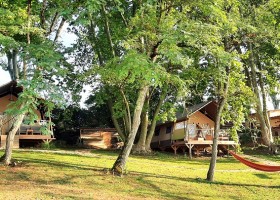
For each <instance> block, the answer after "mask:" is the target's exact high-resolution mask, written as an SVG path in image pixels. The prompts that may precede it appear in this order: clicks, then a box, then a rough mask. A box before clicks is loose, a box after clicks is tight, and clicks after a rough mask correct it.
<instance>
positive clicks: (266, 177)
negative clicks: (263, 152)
mask: <svg viewBox="0 0 280 200" xmlns="http://www.w3.org/2000/svg"><path fill="white" fill-rule="evenodd" d="M254 175H255V176H257V177H259V178H261V179H272V178H271V177H269V176H268V175H267V174H254Z"/></svg>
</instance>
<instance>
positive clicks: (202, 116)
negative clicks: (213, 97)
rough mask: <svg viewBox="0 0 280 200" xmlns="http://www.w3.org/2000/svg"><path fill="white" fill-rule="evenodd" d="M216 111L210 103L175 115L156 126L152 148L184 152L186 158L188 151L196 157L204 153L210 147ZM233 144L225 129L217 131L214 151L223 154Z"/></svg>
mask: <svg viewBox="0 0 280 200" xmlns="http://www.w3.org/2000/svg"><path fill="white" fill-rule="evenodd" d="M216 110H217V104H216V103H215V102H214V101H208V102H203V103H200V104H197V105H194V106H191V107H188V108H186V110H185V111H184V112H182V113H178V114H177V116H176V121H175V122H165V123H160V124H158V125H157V126H156V129H155V134H154V137H153V139H152V143H151V146H152V148H154V149H161V150H164V149H166V148H172V149H173V150H174V153H175V154H176V153H177V150H178V149H181V150H182V151H183V152H185V151H186V150H187V149H188V150H189V156H190V157H191V155H192V151H195V152H196V154H197V155H199V153H200V152H201V151H204V152H206V151H207V149H208V148H209V147H211V146H212V144H213V134H214V124H215V123H214V118H215V116H216ZM236 145H237V143H236V142H235V141H233V140H231V138H230V136H229V134H228V132H227V130H226V129H221V130H220V133H219V138H218V149H220V150H222V151H223V152H226V150H227V149H228V148H229V147H230V146H232V147H234V148H235V147H236Z"/></svg>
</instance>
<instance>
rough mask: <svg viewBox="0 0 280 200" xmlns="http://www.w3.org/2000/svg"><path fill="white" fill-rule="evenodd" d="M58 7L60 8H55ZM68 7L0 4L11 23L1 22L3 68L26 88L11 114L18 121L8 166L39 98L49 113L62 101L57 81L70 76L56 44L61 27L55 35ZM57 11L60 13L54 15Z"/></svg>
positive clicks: (8, 148)
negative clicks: (26, 117)
mask: <svg viewBox="0 0 280 200" xmlns="http://www.w3.org/2000/svg"><path fill="white" fill-rule="evenodd" d="M54 4H55V5H59V6H58V7H53V6H54ZM62 4H63V5H62ZM67 4H69V2H68V3H67V1H59V3H56V2H55V1H39V2H37V1H31V0H29V1H16V2H11V1H8V0H7V1H2V2H1V4H0V15H1V18H2V19H5V18H7V19H10V20H5V21H3V20H2V21H1V22H0V23H1V30H0V43H1V47H0V51H1V53H3V54H5V55H6V56H7V64H5V63H3V64H2V67H3V68H4V69H6V70H8V71H9V73H10V75H11V79H12V80H17V81H18V85H21V86H23V87H24V90H23V92H22V93H21V94H20V96H19V98H18V101H17V103H16V104H14V106H13V108H12V109H11V110H9V111H8V112H9V113H10V114H13V115H14V116H15V121H14V124H13V126H12V128H11V130H10V131H9V133H8V137H7V144H6V151H5V154H4V155H3V159H4V161H5V164H6V165H8V164H10V162H11V154H12V146H13V145H12V143H13V139H14V136H15V133H16V131H17V130H18V128H19V126H20V124H21V123H22V120H23V117H24V115H26V114H27V113H29V114H30V113H31V114H32V112H34V109H36V106H38V105H39V104H40V103H41V101H40V100H39V97H42V95H43V98H45V101H44V105H45V106H46V108H47V109H52V108H53V103H52V102H56V103H57V102H58V101H60V100H62V97H61V95H58V93H59V91H60V89H61V87H60V88H59V87H56V86H55V84H54V82H55V81H54V79H56V78H58V77H59V76H63V74H65V73H66V71H65V69H64V67H63V66H64V64H65V63H66V62H65V60H64V59H63V57H62V56H61V54H60V52H59V48H58V46H57V45H56V44H54V42H56V40H57V38H58V36H59V34H60V31H61V30H60V28H61V26H59V28H58V29H56V30H55V31H54V27H55V26H56V20H55V19H54V18H58V19H59V18H61V16H62V11H63V10H64V11H65V10H66V8H67V7H64V6H65V5H67ZM69 5H70V4H69ZM61 8H63V10H62V9H61ZM70 8H73V7H71V6H70ZM70 8H67V9H70ZM55 9H57V10H59V11H60V13H59V14H54V10H55ZM53 14H54V16H55V17H54V18H53ZM62 18H63V17H62ZM54 32H55V33H56V38H55V39H54V40H52V39H50V38H51V34H53V33H54ZM55 88H56V89H55ZM48 100H50V101H52V102H48ZM48 113H49V112H48Z"/></svg>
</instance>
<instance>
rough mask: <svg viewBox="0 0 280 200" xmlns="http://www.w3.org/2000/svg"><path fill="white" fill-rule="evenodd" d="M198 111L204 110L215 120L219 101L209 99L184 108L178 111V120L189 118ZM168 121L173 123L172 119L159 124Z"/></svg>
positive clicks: (204, 112) (203, 111)
mask: <svg viewBox="0 0 280 200" xmlns="http://www.w3.org/2000/svg"><path fill="white" fill-rule="evenodd" d="M198 111H200V112H202V113H203V114H204V115H206V116H207V117H208V118H210V119H211V120H214V119H215V116H216V113H217V103H216V102H215V101H207V102H202V103H199V104H195V105H193V106H189V107H187V108H186V109H185V110H183V112H177V113H176V121H177V122H179V121H183V120H186V119H187V118H189V117H190V116H191V115H193V114H194V113H196V112H198ZM166 123H171V121H168V122H164V123H162V122H160V123H157V125H162V124H166Z"/></svg>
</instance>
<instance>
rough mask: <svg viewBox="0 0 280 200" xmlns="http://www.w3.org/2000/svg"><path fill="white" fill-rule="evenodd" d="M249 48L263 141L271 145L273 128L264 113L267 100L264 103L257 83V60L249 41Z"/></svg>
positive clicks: (253, 87) (253, 88) (253, 86)
mask: <svg viewBox="0 0 280 200" xmlns="http://www.w3.org/2000/svg"><path fill="white" fill-rule="evenodd" d="M249 50H250V57H249V60H250V62H249V64H250V68H251V74H250V75H251V80H252V90H253V92H254V94H255V96H256V104H257V107H256V112H257V113H256V114H257V117H258V119H259V122H260V126H261V134H262V141H263V143H264V145H267V146H270V145H271V137H270V135H271V130H270V126H269V125H268V124H267V123H266V121H269V120H266V119H265V117H264V116H265V115H267V112H266V111H265V112H266V114H265V113H264V110H263V107H265V108H266V105H265V106H264V105H263V104H264V103H266V101H263V103H262V97H261V95H260V91H259V88H258V83H257V73H256V64H255V60H254V55H253V48H252V44H251V43H249Z"/></svg>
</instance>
